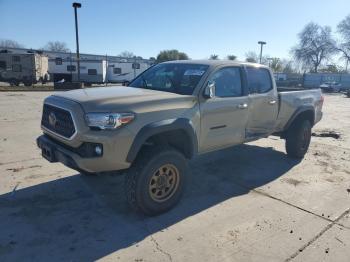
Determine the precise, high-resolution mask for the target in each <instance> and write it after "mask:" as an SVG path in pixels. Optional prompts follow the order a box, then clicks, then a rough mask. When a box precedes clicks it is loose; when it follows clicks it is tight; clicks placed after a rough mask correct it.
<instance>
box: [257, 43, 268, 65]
mask: <svg viewBox="0 0 350 262" xmlns="http://www.w3.org/2000/svg"><path fill="white" fill-rule="evenodd" d="M258 44H259V45H260V59H259V61H260V62H259V63H260V64H261V59H262V51H263V45H266V42H264V41H259V42H258Z"/></svg>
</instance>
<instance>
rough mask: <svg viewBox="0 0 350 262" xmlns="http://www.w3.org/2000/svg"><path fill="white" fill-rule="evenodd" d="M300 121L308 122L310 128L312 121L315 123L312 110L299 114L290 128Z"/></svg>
mask: <svg viewBox="0 0 350 262" xmlns="http://www.w3.org/2000/svg"><path fill="white" fill-rule="evenodd" d="M302 120H309V121H310V124H311V126H313V125H314V121H315V114H314V112H313V111H312V110H306V111H304V112H301V113H300V114H299V115H298V116H297V117H296V118H295V119H294V121H293V122H292V124H291V126H292V125H293V124H295V123H297V122H299V121H302Z"/></svg>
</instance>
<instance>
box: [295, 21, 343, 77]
mask: <svg viewBox="0 0 350 262" xmlns="http://www.w3.org/2000/svg"><path fill="white" fill-rule="evenodd" d="M298 37H299V43H298V44H297V45H296V46H295V47H294V48H293V49H292V54H293V56H294V58H295V59H296V60H297V61H298V62H300V63H302V65H303V66H304V67H306V68H309V69H311V71H313V72H315V73H317V71H318V68H319V66H320V65H321V64H322V63H323V62H325V61H327V60H328V59H329V58H330V57H331V56H332V55H333V54H334V53H335V52H336V48H335V41H334V40H333V38H332V35H331V28H330V27H328V26H323V27H322V26H320V25H318V24H315V23H309V24H307V25H306V26H305V27H304V29H303V30H302V31H301V32H300V33H299V35H298Z"/></svg>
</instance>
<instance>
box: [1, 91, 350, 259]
mask: <svg viewBox="0 0 350 262" xmlns="http://www.w3.org/2000/svg"><path fill="white" fill-rule="evenodd" d="M50 94H51V92H0V125H1V128H0V174H1V175H0V232H1V234H0V260H1V261H20V260H25V261H47V260H50V261H61V260H69V261H80V260H85V261H95V260H102V261H139V262H141V261H349V260H350V248H349V246H350V131H349V130H350V114H349V112H350V99H349V98H345V97H344V96H342V95H339V94H337V95H326V97H325V104H324V110H323V111H324V118H323V120H322V121H321V122H320V123H319V124H317V125H316V126H315V128H314V130H315V132H317V133H318V134H319V133H324V132H337V133H340V135H341V137H340V138H339V139H335V138H332V137H312V141H311V146H310V149H309V152H308V154H307V155H306V156H305V158H304V159H303V160H302V161H296V160H292V159H290V158H288V157H287V156H286V155H285V151H284V141H283V140H280V139H279V138H277V137H269V138H266V139H262V140H259V141H256V142H253V143H248V144H246V145H242V146H238V147H234V148H230V149H225V150H221V151H218V152H213V153H209V154H206V155H202V156H198V157H197V158H196V159H194V160H193V161H191V163H190V174H189V177H188V183H187V188H186V191H185V194H184V197H183V199H182V201H181V202H180V203H179V205H178V206H176V207H175V208H174V209H173V210H171V211H170V212H168V213H166V214H163V215H161V216H157V217H145V216H143V215H140V214H135V213H133V212H132V211H131V210H130V209H129V208H128V206H127V204H126V201H125V199H124V194H123V192H124V191H123V186H124V181H123V177H122V176H120V175H117V174H110V175H99V176H81V175H79V174H77V172H75V171H73V170H70V169H68V168H66V167H64V166H63V165H61V164H50V163H48V162H47V161H46V160H44V159H42V158H41V156H40V152H39V150H38V149H37V148H36V143H35V138H36V137H37V136H38V135H39V134H40V133H41V131H40V127H39V125H40V118H41V108H42V101H43V99H44V98H45V97H46V96H48V95H50Z"/></svg>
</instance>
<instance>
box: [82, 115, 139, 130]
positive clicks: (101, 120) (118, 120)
mask: <svg viewBox="0 0 350 262" xmlns="http://www.w3.org/2000/svg"><path fill="white" fill-rule="evenodd" d="M134 118H135V115H134V114H132V113H88V114H86V115H85V120H86V124H87V125H88V126H89V127H92V128H98V129H109V130H111V129H116V128H118V127H120V126H122V125H126V124H128V123H130V122H131V121H132V120H133V119H134Z"/></svg>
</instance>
